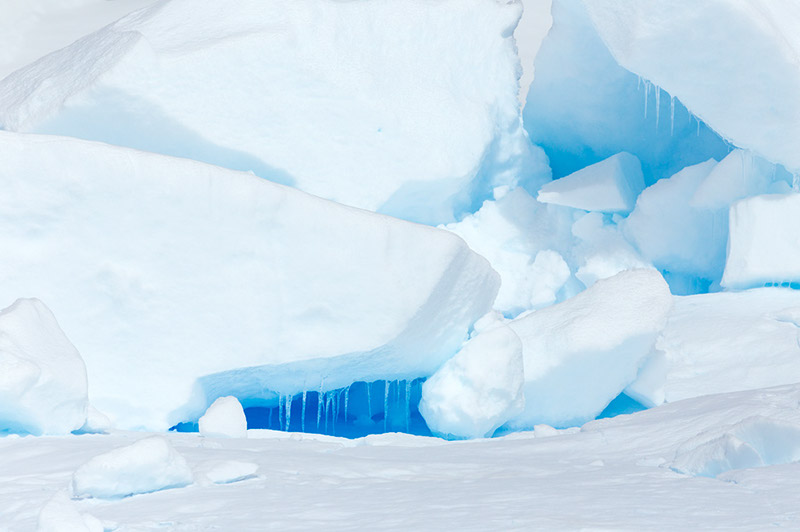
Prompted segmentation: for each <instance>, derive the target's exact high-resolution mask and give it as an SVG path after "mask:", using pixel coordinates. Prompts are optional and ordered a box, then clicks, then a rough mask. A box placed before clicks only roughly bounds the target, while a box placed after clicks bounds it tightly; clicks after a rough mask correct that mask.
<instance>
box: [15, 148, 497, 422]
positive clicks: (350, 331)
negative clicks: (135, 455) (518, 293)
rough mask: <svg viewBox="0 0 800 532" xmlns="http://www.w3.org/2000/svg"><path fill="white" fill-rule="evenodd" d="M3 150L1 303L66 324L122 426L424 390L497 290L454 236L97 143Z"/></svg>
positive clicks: (93, 384) (94, 385) (99, 400)
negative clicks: (394, 385) (27, 298)
mask: <svg viewBox="0 0 800 532" xmlns="http://www.w3.org/2000/svg"><path fill="white" fill-rule="evenodd" d="M0 146H1V147H2V149H0V183H1V184H2V187H3V191H4V193H3V195H2V197H0V212H2V213H3V215H2V218H0V249H2V250H3V251H2V257H3V260H2V261H0V300H2V299H6V300H13V299H14V298H15V297H16V294H20V293H23V294H36V295H37V296H39V297H41V298H43V299H44V300H46V301H47V302H48V304H49V305H50V306H51V308H52V309H53V311H54V312H55V313H56V314H57V315H59V316H63V318H62V321H61V324H62V326H63V328H64V330H65V331H67V332H68V334H69V336H70V338H71V339H72V340H73V341H74V342H75V345H76V346H77V347H78V348H79V349H80V351H81V354H82V356H83V359H84V360H85V361H86V367H87V368H88V372H89V397H90V399H91V401H92V404H93V405H95V406H96V407H97V408H98V409H99V410H101V411H102V412H104V413H106V414H108V415H109V417H111V418H112V421H114V422H115V423H116V426H117V427H119V428H127V429H131V428H141V427H145V428H150V429H154V430H163V429H166V428H169V427H170V426H172V425H174V424H176V423H178V422H181V421H189V420H196V419H197V418H198V417H199V416H200V415H201V414H202V413H203V412H204V411H205V409H206V408H207V407H208V405H209V404H211V402H213V401H214V399H216V398H217V397H222V396H226V395H234V396H236V397H237V398H238V399H240V400H241V401H242V402H243V404H244V403H246V402H247V400H253V401H256V400H265V401H277V399H278V394H279V393H282V394H296V393H300V392H302V391H303V390H319V391H321V392H326V391H328V390H333V389H338V388H343V387H345V386H348V385H350V384H351V383H353V382H355V381H366V382H371V381H375V380H378V379H388V380H397V379H416V378H418V377H426V376H428V375H431V374H432V373H433V372H434V371H435V370H436V369H437V368H438V367H439V366H441V364H442V363H443V362H444V361H445V360H447V359H448V358H450V357H451V356H452V355H453V354H454V353H455V352H456V351H457V350H458V348H459V347H460V345H461V343H462V342H463V340H464V339H465V338H466V337H467V333H468V330H469V327H470V326H471V324H472V323H473V322H474V321H475V320H476V319H478V318H479V317H480V316H482V315H484V314H485V313H486V312H487V311H489V310H490V308H491V305H492V302H493V301H494V298H495V295H496V294H497V290H498V286H499V279H498V276H497V274H496V273H495V272H494V271H493V270H492V269H491V267H490V266H489V264H488V263H487V262H486V260H484V259H483V258H482V257H480V256H478V255H477V254H475V253H474V252H472V251H470V249H469V248H468V247H467V245H466V244H465V243H464V242H463V241H462V240H461V239H460V238H458V237H457V236H455V235H453V234H451V233H449V232H447V231H442V230H440V229H436V228H432V227H426V226H422V225H418V224H413V223H410V222H405V221H402V220H398V219H394V218H391V217H388V216H383V215H378V214H374V213H370V212H367V211H363V210H360V209H355V208H352V207H346V206H342V205H338V204H336V203H333V202H330V201H327V200H323V199H320V198H316V197H313V196H310V195H308V194H306V193H303V192H300V191H297V190H295V189H292V188H289V187H285V186H282V185H278V184H275V183H271V182H269V181H267V180H264V179H261V178H258V177H256V176H253V175H251V174H247V173H242V172H234V171H231V170H226V169H222V168H218V167H214V166H211V165H207V164H203V163H198V162H195V161H189V160H185V159H179V158H172V157H166V156H162V155H155V154H149V153H144V152H139V151H136V150H132V149H127V148H119V147H114V146H109V145H105V144H100V143H96V142H89V141H84V140H78V139H67V138H58V137H53V136H37V135H27V134H19V133H9V132H0ZM201 380H202V382H201ZM74 382H76V383H79V382H82V381H81V380H79V379H77V378H76V379H75V381H74ZM244 406H245V407H247V406H248V405H247V404H244ZM83 419H85V413H84V417H83ZM83 419H82V420H81V423H82V422H83ZM79 426H80V424H78V427H79ZM78 427H75V428H78Z"/></svg>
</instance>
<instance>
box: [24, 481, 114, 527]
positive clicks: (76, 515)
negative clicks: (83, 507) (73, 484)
mask: <svg viewBox="0 0 800 532" xmlns="http://www.w3.org/2000/svg"><path fill="white" fill-rule="evenodd" d="M103 530H105V527H104V526H103V523H102V522H101V521H100V520H99V519H97V518H96V517H94V516H93V515H90V514H84V513H81V512H79V511H78V509H77V508H76V507H75V503H73V502H72V501H71V500H70V498H69V495H68V494H67V492H66V491H59V492H58V493H56V494H55V495H54V496H53V498H52V499H50V500H49V501H48V502H47V504H45V505H44V507H43V508H42V510H41V512H39V523H38V526H37V527H36V531H37V532H103Z"/></svg>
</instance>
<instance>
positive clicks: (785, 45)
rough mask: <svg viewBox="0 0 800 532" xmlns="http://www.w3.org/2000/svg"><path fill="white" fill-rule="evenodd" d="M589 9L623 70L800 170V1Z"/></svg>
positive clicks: (738, 140)
mask: <svg viewBox="0 0 800 532" xmlns="http://www.w3.org/2000/svg"><path fill="white" fill-rule="evenodd" d="M583 4H584V6H585V7H586V9H587V10H588V12H589V13H590V15H591V18H592V22H593V23H594V27H595V28H596V29H597V31H598V33H599V35H600V36H602V38H603V40H604V42H605V43H606V44H607V45H608V49H609V50H610V51H611V53H612V54H613V55H614V57H615V58H616V59H617V61H619V64H621V65H622V66H624V67H625V68H627V69H628V70H630V71H631V72H635V73H636V74H639V75H640V76H642V77H643V78H645V79H648V80H650V81H651V82H653V83H655V84H656V85H658V86H660V87H663V88H664V89H666V90H668V91H669V92H670V93H671V94H672V95H674V96H676V97H677V98H680V100H681V101H682V102H683V103H684V104H686V106H687V107H688V108H689V109H690V110H691V111H692V112H693V113H694V114H695V115H697V116H698V117H701V118H702V119H703V120H704V121H705V122H706V123H707V124H708V125H710V126H711V127H713V128H714V129H715V130H716V131H717V132H719V133H720V134H721V135H722V136H723V137H725V138H726V139H728V140H730V141H731V142H732V143H733V144H735V145H736V146H738V147H740V148H749V149H751V150H753V151H754V152H756V153H758V154H760V155H762V156H763V157H764V158H766V159H768V160H770V161H773V162H776V163H780V164H783V165H784V166H786V167H787V168H788V169H790V170H792V171H797V170H800V152H798V150H797V149H796V144H795V139H796V138H798V136H800V104H798V100H797V97H796V95H797V93H798V92H800V66H798V62H797V56H798V53H800V37H798V33H797V27H798V25H800V9H798V7H797V5H796V4H795V3H793V2H774V1H771V0H753V1H748V2H742V1H737V2H730V1H728V0H712V1H709V2H703V3H702V4H698V3H697V2H693V1H692V0H676V1H673V2H629V1H626V0H600V1H594V0H592V1H588V2H583ZM698 28H702V30H698ZM537 76H538V69H537Z"/></svg>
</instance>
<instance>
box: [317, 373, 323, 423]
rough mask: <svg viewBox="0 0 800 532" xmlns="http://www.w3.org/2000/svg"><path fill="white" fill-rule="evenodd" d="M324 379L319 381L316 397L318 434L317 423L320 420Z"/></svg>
mask: <svg viewBox="0 0 800 532" xmlns="http://www.w3.org/2000/svg"><path fill="white" fill-rule="evenodd" d="M324 382H325V379H321V380H320V381H319V394H318V395H317V432H319V422H320V421H321V420H322V383H324Z"/></svg>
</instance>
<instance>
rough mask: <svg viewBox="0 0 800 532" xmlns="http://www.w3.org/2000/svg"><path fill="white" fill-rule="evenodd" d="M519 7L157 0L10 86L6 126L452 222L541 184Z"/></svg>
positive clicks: (20, 74)
mask: <svg viewBox="0 0 800 532" xmlns="http://www.w3.org/2000/svg"><path fill="white" fill-rule="evenodd" d="M521 11H522V6H521V3H519V2H495V1H493V0H466V1H465V0H445V1H443V2H428V1H424V0H413V1H411V2H403V3H400V4H396V3H393V2H337V1H332V0H314V1H311V2H295V1H293V0H269V1H263V0H234V1H231V2H227V3H225V4H224V5H223V4H216V3H213V2H212V3H203V4H198V3H197V2H195V1H193V0H170V1H166V2H158V3H156V4H155V5H153V6H152V7H149V8H146V9H144V10H142V11H139V12H136V13H134V14H131V15H130V16H127V17H125V18H123V19H121V20H120V21H118V22H116V23H115V24H112V25H109V26H107V27H105V28H103V29H101V30H99V31H97V32H95V33H93V34H91V35H88V36H86V37H85V38H83V39H81V40H79V41H77V42H76V43H74V44H73V45H71V46H68V47H67V48H64V49H62V50H60V51H58V52H56V53H54V54H51V55H49V56H46V57H45V58H43V59H41V60H40V61H38V62H36V63H34V64H33V65H30V66H29V67H27V68H25V69H22V70H20V71H17V72H15V73H14V74H13V75H11V76H9V77H8V78H7V79H5V80H4V81H2V82H0V124H1V125H2V127H4V128H5V129H6V130H13V131H23V132H39V133H51V134H59V135H67V136H73V137H80V138H84V139H91V140H100V141H104V142H108V143H111V144H117V145H123V146H129V147H133V148H138V149H142V150H146V151H153V152H158V153H163V154H168V155H175V156H181V157H187V158H192V159H196V160H201V161H204V162H209V163H213V164H217V165H220V166H225V167H228V168H232V169H236V170H250V171H253V172H255V173H256V174H257V175H259V176H261V177H264V178H267V179H270V180H273V181H276V182H280V183H284V184H291V185H294V186H296V187H297V188H300V189H302V190H304V191H307V192H310V193H312V194H315V195H317V196H321V197H325V198H328V199H332V200H335V201H337V202H340V203H344V204H348V205H352V206H356V207H360V208H364V209H368V210H372V211H378V210H380V211H381V212H384V213H387V214H391V215H396V216H399V217H404V218H406V219H411V220H414V221H419V222H424V223H432V224H435V223H445V222H450V221H453V220H454V216H455V215H456V214H459V213H463V212H473V211H474V210H476V209H477V207H478V206H479V205H480V202H481V201H483V200H484V199H486V198H487V197H489V195H490V193H491V190H492V189H493V188H494V187H495V186H497V185H502V184H516V183H517V182H526V183H528V182H529V183H530V184H531V186H534V187H536V186H538V185H541V184H542V182H544V181H546V180H548V179H549V167H548V166H547V163H546V158H545V157H544V155H543V153H542V152H541V150H540V149H539V148H536V147H534V146H533V145H532V144H531V143H530V141H529V140H528V137H527V135H526V133H525V131H524V129H523V128H522V122H521V118H520V113H519V102H518V99H517V92H518V88H519V84H518V76H519V72H520V68H519V59H518V58H517V54H516V47H515V43H514V39H513V31H514V28H515V26H516V24H517V22H518V20H519V17H520V15H521ZM432 147H435V149H432Z"/></svg>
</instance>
